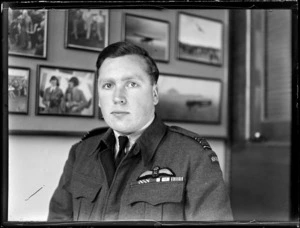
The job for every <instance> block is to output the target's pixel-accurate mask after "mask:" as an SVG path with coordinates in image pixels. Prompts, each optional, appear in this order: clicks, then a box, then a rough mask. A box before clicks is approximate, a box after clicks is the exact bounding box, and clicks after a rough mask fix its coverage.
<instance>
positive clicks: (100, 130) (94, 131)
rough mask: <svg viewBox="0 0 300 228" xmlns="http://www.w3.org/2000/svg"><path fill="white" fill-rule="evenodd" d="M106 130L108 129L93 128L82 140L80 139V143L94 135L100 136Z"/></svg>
mask: <svg viewBox="0 0 300 228" xmlns="http://www.w3.org/2000/svg"><path fill="white" fill-rule="evenodd" d="M107 129H108V127H99V128H95V129H93V130H91V131H89V132H87V133H86V134H85V135H84V136H83V137H82V138H81V141H82V140H85V139H87V138H90V137H92V136H95V135H99V134H102V133H104V132H106V131H107Z"/></svg>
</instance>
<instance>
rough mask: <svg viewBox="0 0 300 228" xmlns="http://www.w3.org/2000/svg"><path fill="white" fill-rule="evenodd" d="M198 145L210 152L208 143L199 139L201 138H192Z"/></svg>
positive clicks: (203, 139)
mask: <svg viewBox="0 0 300 228" xmlns="http://www.w3.org/2000/svg"><path fill="white" fill-rule="evenodd" d="M194 139H195V140H196V141H197V142H198V143H200V144H201V146H202V147H203V149H204V150H211V147H210V145H209V144H208V142H207V141H206V139H205V138H201V137H195V138H194Z"/></svg>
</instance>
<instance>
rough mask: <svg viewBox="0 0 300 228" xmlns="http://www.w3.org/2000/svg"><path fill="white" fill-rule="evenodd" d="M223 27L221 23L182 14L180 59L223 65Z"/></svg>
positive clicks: (179, 41) (179, 34) (180, 21)
mask: <svg viewBox="0 0 300 228" xmlns="http://www.w3.org/2000/svg"><path fill="white" fill-rule="evenodd" d="M222 26H223V24H222V23H221V22H219V21H214V20H211V19H206V18H203V17H199V16H196V15H190V14H185V13H180V14H179V28H178V30H179V31H178V58H179V59H182V60H191V61H197V62H203V63H207V64H213V65H221V64H222V62H223V60H222V56H223V53H222V51H223V50H222V42H223V39H222V29H223V28H222Z"/></svg>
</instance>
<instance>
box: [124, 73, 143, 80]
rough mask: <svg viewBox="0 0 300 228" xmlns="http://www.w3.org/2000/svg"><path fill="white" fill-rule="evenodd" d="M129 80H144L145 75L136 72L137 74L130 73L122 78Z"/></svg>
mask: <svg viewBox="0 0 300 228" xmlns="http://www.w3.org/2000/svg"><path fill="white" fill-rule="evenodd" d="M128 80H139V81H143V77H142V76H139V75H137V74H135V75H130V76H126V77H124V78H122V81H128Z"/></svg>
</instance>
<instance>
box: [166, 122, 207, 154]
mask: <svg viewBox="0 0 300 228" xmlns="http://www.w3.org/2000/svg"><path fill="white" fill-rule="evenodd" d="M169 129H170V131H172V132H175V133H177V134H181V135H183V136H185V137H188V138H190V139H193V140H194V141H195V142H197V143H198V144H200V145H201V146H202V147H203V149H204V150H212V149H211V146H210V145H209V143H208V142H207V140H206V139H205V138H203V137H201V136H200V135H198V134H197V133H195V132H192V131H189V130H187V129H184V128H182V127H178V126H170V127H169Z"/></svg>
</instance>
